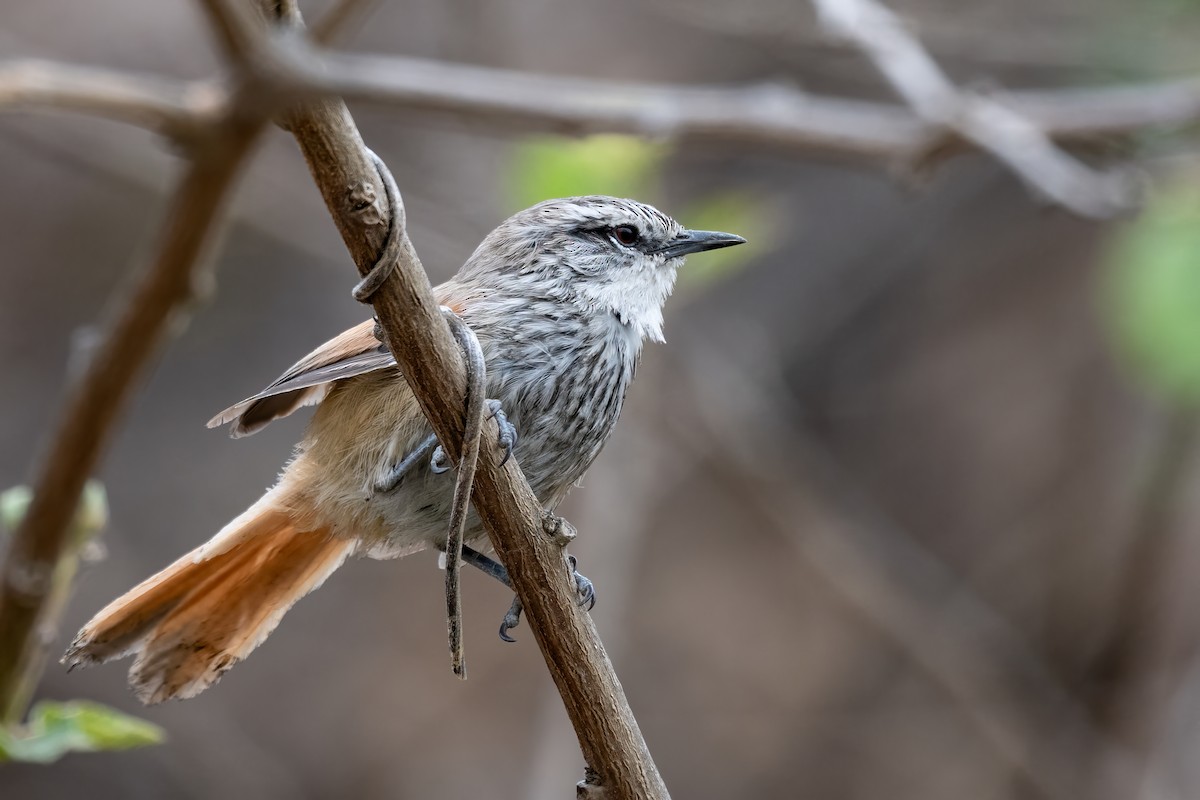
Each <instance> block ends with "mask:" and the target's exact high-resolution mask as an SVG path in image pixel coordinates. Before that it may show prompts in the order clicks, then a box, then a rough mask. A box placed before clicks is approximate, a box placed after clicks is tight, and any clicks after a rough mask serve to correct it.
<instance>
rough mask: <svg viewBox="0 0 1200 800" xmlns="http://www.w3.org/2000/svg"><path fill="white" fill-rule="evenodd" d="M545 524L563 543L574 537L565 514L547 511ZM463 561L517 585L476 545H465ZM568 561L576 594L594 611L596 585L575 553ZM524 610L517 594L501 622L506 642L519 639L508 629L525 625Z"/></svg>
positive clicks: (503, 569)
mask: <svg viewBox="0 0 1200 800" xmlns="http://www.w3.org/2000/svg"><path fill="white" fill-rule="evenodd" d="M542 527H543V528H544V529H545V530H546V532H547V533H550V534H551V535H552V536H556V541H558V542H561V543H562V544H563V545H564V546H565V544H566V542H568V541H570V540H571V539H572V538H574V533H575V529H574V528H572V527H571V524H570V523H569V522H567V521H566V520H565V519H563V518H562V517H556V516H554V515H553V514H547V515H546V516H545V517H543V519H542ZM568 532H569V533H568ZM462 560H463V563H465V564H470V565H471V566H473V567H475V568H476V569H478V570H480V571H481V572H483V573H484V574H486V575H490V576H492V577H493V578H495V579H496V580H498V581H500V582H501V583H503V584H504V585H505V586H507V587H508V588H510V589H511V588H513V585H512V580H511V579H510V578H509V577H508V570H506V569H505V568H504V565H503V564H501V563H500V562H499V561H496V559H494V558H490V557H488V556H485V555H484V554H483V553H481V552H479V551H478V550H475V549H474V548H472V547H469V546H467V545H463V549H462ZM567 560H568V561H569V562H570V564H571V578H572V579H573V580H574V581H575V596H576V598H577V600H578V602H579V605H580V606H581V607H582V606H587V610H588V611H591V610H592V608H594V607H595V605H596V587H595V585H594V584H593V583H592V582H591V581H590V580H589V579H588V578H587V577H586V576H584V575H582V574H580V572H579V570H578V569H576V565H577V562H576V560H575V556H571V555H569V556H567ZM523 610H524V607H523V606H522V605H521V598H520V597H517V596H516V595H514V596H513V601H512V605H511V606H509V608H508V613H506V614H505V615H504V619H503V620H502V621H501V622H500V638H501V639H503V640H504V641H506V642H515V641H516V639H514V638H512V637H511V636H509V635H508V632H509V631H510V630H512V629H513V628H515V627H517V626H518V625H520V624H521V612H522V611H523Z"/></svg>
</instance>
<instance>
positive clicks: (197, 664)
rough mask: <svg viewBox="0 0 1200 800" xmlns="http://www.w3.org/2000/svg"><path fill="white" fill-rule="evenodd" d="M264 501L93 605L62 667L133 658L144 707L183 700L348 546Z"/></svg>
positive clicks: (320, 578) (246, 649)
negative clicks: (135, 582) (204, 540)
mask: <svg viewBox="0 0 1200 800" xmlns="http://www.w3.org/2000/svg"><path fill="white" fill-rule="evenodd" d="M273 500H274V498H272V496H271V494H268V495H267V496H266V497H264V498H263V500H262V501H260V502H259V503H257V504H256V505H255V506H254V507H252V508H251V509H250V510H249V511H247V512H246V513H245V514H243V515H242V516H240V517H238V518H237V519H236V520H234V521H233V522H231V523H230V524H229V525H227V526H226V527H225V529H224V530H222V531H221V533H219V534H218V535H217V536H216V537H214V538H213V540H212V541H210V542H208V543H207V544H205V545H203V546H201V547H199V548H197V549H196V550H193V551H192V552H191V553H188V554H187V555H185V556H183V557H182V558H180V559H179V560H177V561H176V562H175V563H173V564H171V565H170V566H169V567H167V568H166V569H164V570H163V571H162V572H160V573H158V574H157V575H154V576H153V577H151V578H149V579H147V580H146V581H144V582H142V583H141V584H140V585H138V586H136V587H134V588H133V589H131V590H130V591H128V592H127V593H125V594H124V595H123V596H121V597H119V598H117V599H116V600H114V601H113V602H112V603H110V604H109V605H108V606H106V607H105V608H104V609H102V610H101V611H100V613H98V614H97V615H96V616H95V617H94V618H93V619H92V620H91V621H90V622H89V623H88V624H87V625H85V626H84V627H83V629H82V630H81V631H80V632H79V635H78V636H77V637H76V639H75V642H74V644H73V645H72V646H71V649H70V650H68V651H67V654H66V655H65V656H64V658H63V661H64V662H65V663H68V664H70V665H71V666H75V665H80V664H83V665H87V664H94V663H102V662H105V661H109V660H112V659H115V658H121V657H124V656H127V655H135V656H136V658H135V660H134V663H133V666H132V667H131V668H130V671H129V682H130V685H131V686H132V687H133V689H134V691H135V692H136V694H137V696H138V698H139V699H140V700H141V701H142V702H144V703H158V702H161V701H163V700H167V699H171V698H186V697H193V696H195V695H196V694H199V693H200V692H201V691H203V690H204V689H206V688H208V687H209V686H211V685H212V684H213V683H215V682H216V681H217V679H219V678H220V677H221V675H222V674H223V673H224V672H225V671H226V670H228V669H229V668H230V667H232V666H233V665H234V664H236V663H237V662H238V661H241V660H242V659H244V658H245V657H246V656H248V655H249V654H250V652H251V651H252V650H254V648H255V647H257V646H258V645H259V644H260V643H261V642H262V641H263V640H264V639H266V638H267V636H268V635H269V634H270V633H271V631H273V630H274V629H275V626H276V625H278V624H279V620H280V619H281V618H282V617H283V615H284V613H286V612H287V610H288V609H289V608H291V607H292V605H293V604H294V603H295V602H296V601H297V600H299V599H300V598H301V597H303V596H304V595H306V594H308V593H309V592H311V591H312V590H313V589H316V588H317V587H318V586H320V585H321V584H322V583H323V582H324V581H325V579H326V578H328V577H329V575H330V574H331V573H332V572H333V571H334V570H335V569H337V568H338V567H339V566H341V564H342V562H344V561H345V560H346V557H347V556H348V555H350V553H351V551H352V550H353V548H354V545H353V543H352V542H349V541H346V540H343V539H337V538H334V537H332V536H330V534H329V532H328V530H325V529H317V530H303V531H301V530H298V529H297V527H296V524H295V522H294V519H293V515H292V514H291V513H289V512H288V510H287V509H286V508H285V507H282V505H281V504H279V503H278V502H277V501H276V502H272V501H273Z"/></svg>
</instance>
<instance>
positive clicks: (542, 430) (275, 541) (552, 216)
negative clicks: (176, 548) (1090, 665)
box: [63, 196, 745, 703]
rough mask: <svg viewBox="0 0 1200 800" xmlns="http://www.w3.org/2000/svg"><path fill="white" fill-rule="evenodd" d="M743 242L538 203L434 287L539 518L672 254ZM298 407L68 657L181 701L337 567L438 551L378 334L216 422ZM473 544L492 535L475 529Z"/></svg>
mask: <svg viewBox="0 0 1200 800" xmlns="http://www.w3.org/2000/svg"><path fill="white" fill-rule="evenodd" d="M744 241H745V240H744V239H742V238H741V237H740V236H735V235H733V234H728V233H717V232H711V231H692V230H686V229H684V228H683V227H682V226H680V225H679V223H677V222H675V221H674V220H673V219H671V218H670V217H667V216H666V215H664V214H662V213H661V212H659V211H658V210H656V209H654V208H652V207H650V206H648V205H644V204H642V203H637V202H634V201H632V200H622V199H617V198H613V197H604V196H589V197H573V198H567V199H562V200H550V201H547V202H544V203H539V204H538V205H536V206H533V207H532V208H529V209H526V210H524V211H521V212H520V213H518V214H516V215H514V216H513V217H511V218H510V219H508V220H506V221H505V222H504V223H503V224H501V225H500V227H498V228H496V229H495V230H494V231H492V232H491V233H490V234H489V235H488V236H487V238H485V239H484V240H483V242H482V243H481V244H480V245H479V247H478V248H477V249H476V250H475V252H474V254H473V255H472V256H471V257H470V258H469V259H468V260H467V262H466V264H464V265H463V267H462V269H461V270H459V272H458V274H457V275H456V276H455V277H454V278H453V279H452V280H450V281H448V282H446V283H444V284H442V285H440V286H438V287H437V288H436V289H435V290H434V292H435V296H436V297H437V299H438V301H439V302H440V303H441V304H442V305H443V306H446V307H448V308H449V309H451V310H453V311H454V312H455V313H456V314H457V315H458V316H459V317H461V319H462V320H463V321H464V322H465V323H466V324H467V325H468V326H469V327H470V328H471V330H472V331H474V333H475V335H476V336H477V337H478V339H479V343H480V345H481V347H482V350H483V354H484V357H485V361H486V364H487V383H486V390H487V396H488V397H489V398H494V399H495V400H497V401H498V405H493V408H494V409H497V408H501V409H503V412H504V413H506V414H507V417H508V420H509V422H510V423H511V425H512V426H513V427H515V429H516V430H517V431H519V433H520V436H519V438H518V439H517V441H516V447H515V451H514V456H515V458H516V459H517V460H518V463H519V464H520V466H521V468H522V470H523V471H524V473H525V475H526V477H527V478H528V479H529V483H530V486H531V487H532V488H533V491H534V493H535V494H536V495H537V497H538V498H539V500H540V501H541V502H542V504H543V505H544V507H545V508H546V509H548V510H552V509H553V508H554V507H555V506H557V505H558V504H559V502H561V501H562V499H563V498H564V497H565V496H566V494H567V492H568V491H569V490H570V488H571V486H572V485H573V484H574V483H575V482H576V481H578V480H579V479H580V478H581V477H582V475H583V473H584V471H585V470H587V468H588V466H589V465H591V463H592V461H593V460H594V459H595V458H596V455H597V454H598V453H599V452H600V448H601V447H603V445H604V442H605V440H606V439H607V438H608V436H609V434H610V433H611V432H612V429H613V425H614V423H615V422H616V420H617V417H618V416H619V415H620V413H621V405H622V402H623V401H624V398H625V392H626V390H627V389H628V388H629V384H630V382H631V381H632V380H633V376H634V372H635V371H636V369H637V365H638V361H639V359H640V355H641V350H642V345H643V343H644V342H645V340H647V339H649V340H651V341H662V339H663V333H662V326H663V316H662V308H663V304H664V302H665V301H666V299H667V296H668V295H670V293H671V290H672V288H673V286H674V284H675V274H676V270H677V269H678V267H679V266H680V265H681V264H682V263H683V257H684V256H686V255H688V254H689V253H696V252H700V251H703V250H711V249H714V248H718V247H728V246H730V245H735V244H741V243H742V242H744ZM309 405H317V406H318V407H317V409H316V412H315V413H314V415H313V417H312V420H311V421H310V423H309V425H308V428H307V430H306V432H305V435H304V438H303V439H302V440H301V442H300V444H299V445H298V446H297V447H296V450H295V453H294V455H293V457H292V460H291V461H290V462H289V463H288V464H287V466H286V467H285V468H284V470H283V473H282V474H281V475H280V477H279V480H278V482H277V483H276V484H275V486H274V487H273V488H272V489H270V490H269V491H268V492H267V493H266V494H265V495H264V496H263V497H262V498H261V499H260V500H259V501H258V502H256V503H255V504H254V505H252V506H251V507H250V508H249V509H247V510H246V511H245V512H244V513H242V514H241V516H239V517H237V518H236V519H234V520H233V521H232V522H230V523H229V524H228V525H226V526H225V527H224V528H223V529H222V530H221V531H220V532H219V533H217V535H216V536H214V537H213V538H212V539H211V540H210V541H208V542H207V543H205V544H203V545H201V546H200V547H198V548H196V549H195V550H193V551H192V552H190V553H188V554H186V555H184V556H183V557H182V558H180V559H179V560H177V561H176V562H175V563H173V564H171V565H170V566H168V567H167V568H166V569H164V570H162V571H161V572H159V573H158V574H156V575H154V576H152V577H150V578H148V579H146V580H145V581H143V582H142V583H141V584H139V585H138V586H136V587H134V588H133V589H131V590H130V591H128V592H126V593H125V594H124V595H122V596H121V597H119V598H117V599H116V600H114V601H113V602H112V603H110V604H109V605H108V606H106V607H105V608H104V609H102V610H101V611H100V612H99V613H98V614H96V616H95V617H94V618H93V619H92V620H91V621H90V622H88V623H87V625H85V626H84V627H83V629H82V630H81V631H80V632H79V635H78V636H77V637H76V639H75V641H74V643H73V645H72V646H71V648H70V649H69V650H68V651H67V654H66V655H65V656H64V658H63V660H64V662H65V663H68V664H70V665H72V666H74V665H80V664H93V663H102V662H105V661H109V660H111V659H116V658H121V657H124V656H128V655H133V656H135V660H134V662H133V666H132V667H131V668H130V672H129V681H130V685H131V686H132V687H133V688H134V691H135V692H136V694H137V696H138V697H139V699H141V700H142V701H143V702H146V703H157V702H160V701H162V700H167V699H170V698H187V697H192V696H194V695H196V694H198V693H199V692H201V691H203V690H204V689H206V688H207V687H209V686H211V685H212V684H213V683H214V682H215V681H216V680H217V679H218V678H219V677H220V676H221V675H222V673H224V672H225V671H226V670H227V669H229V668H230V667H231V666H233V665H234V664H235V663H237V662H238V661H240V660H242V659H244V658H245V657H246V656H247V655H249V654H250V652H251V651H252V650H253V649H254V648H255V647H257V646H258V644H259V643H260V642H262V641H263V639H265V638H266V637H267V636H268V635H269V634H270V633H271V631H272V630H274V628H275V626H276V625H277V624H278V623H279V620H280V618H281V617H282V616H283V614H284V613H285V612H286V611H287V610H288V608H290V607H291V606H292V605H293V604H294V603H295V602H296V601H297V600H299V599H300V598H301V597H303V596H304V595H305V594H307V593H308V592H310V591H312V590H313V589H315V588H317V587H318V586H320V585H321V583H322V582H323V581H324V580H325V579H326V578H327V577H329V575H330V574H331V573H332V572H333V571H334V570H335V569H337V568H338V567H339V566H340V565H341V564H342V563H343V562H344V561H345V560H346V558H347V557H348V556H350V555H352V554H357V555H363V556H367V557H370V558H380V559H386V558H396V557H399V556H404V555H408V554H410V553H414V552H417V551H420V550H424V549H427V548H443V549H444V548H445V542H446V519H447V515H448V513H449V510H450V504H451V496H452V493H453V483H454V481H453V479H452V478H450V477H449V476H447V475H444V474H442V473H444V472H445V471H446V469H445V468H444V467H441V466H440V465H439V464H438V460H437V458H436V457H434V458H425V457H424V454H425V453H426V452H428V450H429V449H430V445H431V444H434V443H436V440H435V439H434V438H433V437H432V432H431V428H430V427H429V424H428V423H427V422H426V420H425V417H424V415H423V414H422V412H421V409H420V408H419V407H418V405H417V401H416V399H415V398H414V396H413V394H412V392H411V390H410V389H409V387H408V384H407V383H406V382H405V380H404V378H403V376H401V374H400V372H399V370H398V369H397V367H396V362H395V360H394V359H393V358H392V355H391V353H390V352H389V351H388V349H387V347H385V346H384V345H382V344H381V343H380V342H379V340H378V339H377V338H376V337H375V335H374V332H373V324H372V322H370V321H367V322H364V323H363V324H361V325H358V326H356V327H354V328H351V329H350V330H348V331H346V332H345V333H343V334H341V335H340V336H337V337H335V338H334V339H331V340H330V341H328V342H326V343H325V344H324V345H322V346H321V347H319V348H317V349H316V350H314V351H313V352H312V353H310V354H309V355H307V356H305V357H304V358H303V359H301V360H300V361H298V362H297V363H296V364H295V365H294V366H292V367H291V369H289V370H287V372H285V373H284V374H283V375H282V376H281V377H280V378H279V379H278V380H276V381H275V382H274V383H272V384H271V385H270V386H268V387H267V388H266V389H264V390H263V391H261V392H259V393H258V394H256V395H254V396H253V397H250V398H248V399H246V400H243V401H242V402H240V403H237V404H236V405H234V406H231V407H230V408H228V409H226V410H225V411H223V412H221V413H220V414H218V415H217V416H216V417H214V418H213V419H212V420H211V421H210V422H209V427H215V426H217V425H222V424H226V423H232V425H233V427H232V434H233V436H235V437H238V436H246V435H249V434H251V433H254V432H255V431H257V430H259V429H261V428H263V427H264V426H266V425H267V424H268V423H270V422H271V421H273V420H276V419H279V418H280V417H285V416H287V415H288V414H291V413H292V412H293V411H295V410H296V409H298V408H300V407H302V406H309ZM414 454H415V455H414ZM417 456H420V457H417ZM398 467H401V469H398ZM466 541H467V542H468V543H471V542H480V541H486V535H485V531H484V530H483V527H482V526H481V525H480V523H479V521H478V519H477V518H474V517H472V519H471V520H470V521H469V523H468V528H467V531H466Z"/></svg>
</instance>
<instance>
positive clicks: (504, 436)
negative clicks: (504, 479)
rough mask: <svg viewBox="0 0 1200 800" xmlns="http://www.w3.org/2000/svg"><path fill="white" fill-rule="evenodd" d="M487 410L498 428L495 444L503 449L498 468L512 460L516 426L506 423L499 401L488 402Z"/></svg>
mask: <svg viewBox="0 0 1200 800" xmlns="http://www.w3.org/2000/svg"><path fill="white" fill-rule="evenodd" d="M487 407H488V410H489V411H491V412H492V413H491V414H490V415H489V416H491V417H492V418H494V419H495V420H496V424H497V425H498V426H500V437H499V438H498V439H497V440H496V443H497V444H499V445H500V446H501V447H503V448H504V458H502V459H500V466H502V467H503V466H504V465H505V463H506V462H507V461H508V460H509V459H510V458H512V454H513V448H514V447H516V446H517V426H516V425H513V424H512V423H511V422H509V421H508V417H507V416H506V415H505V413H504V407H503V406H502V405H501V404H500V401H499V400H494V399H493V400H488V401H487Z"/></svg>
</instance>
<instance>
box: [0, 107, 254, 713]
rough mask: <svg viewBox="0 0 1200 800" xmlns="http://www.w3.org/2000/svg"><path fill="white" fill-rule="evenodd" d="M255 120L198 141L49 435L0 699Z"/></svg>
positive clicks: (1, 614) (27, 647)
mask: <svg viewBox="0 0 1200 800" xmlns="http://www.w3.org/2000/svg"><path fill="white" fill-rule="evenodd" d="M261 128H262V125H261V124H260V123H256V122H246V121H238V122H233V121H229V122H227V123H225V124H223V125H222V126H221V127H220V128H217V129H214V130H213V131H212V132H211V133H212V134H213V135H212V136H211V137H210V138H209V139H208V140H207V141H206V142H205V143H204V145H203V146H200V147H198V149H196V151H195V155H194V157H193V159H192V161H191V163H189V164H188V167H187V170H186V172H185V174H184V176H183V179H182V180H181V182H180V184H179V187H178V189H176V192H175V196H174V198H173V199H172V202H171V205H170V207H169V209H168V211H167V215H166V219H165V221H164V223H163V228H162V232H161V235H160V240H159V243H158V247H157V251H156V254H155V256H154V260H153V262H152V263H151V264H150V267H149V270H148V271H147V272H146V274H145V276H144V277H143V278H142V280H141V282H140V284H139V285H138V286H137V287H136V288H135V289H134V291H133V292H132V293H131V294H130V295H129V297H128V298H126V299H125V301H124V303H123V304H122V306H121V310H120V312H119V315H118V317H117V319H116V321H115V323H114V324H113V326H112V327H111V328H110V330H109V332H108V333H107V334H106V335H105V337H104V340H103V342H102V343H101V344H100V346H99V347H98V348H97V350H96V352H95V354H94V355H93V357H92V360H91V363H90V365H89V366H88V369H87V372H86V373H85V374H84V376H83V378H82V380H81V381H80V383H79V385H78V386H76V387H74V388H73V390H72V392H71V395H70V398H69V399H68V401H67V404H66V408H65V410H64V412H63V415H62V418H61V422H60V423H59V425H58V427H57V428H56V429H55V431H54V434H53V435H52V437H51V442H50V448H49V452H48V456H47V457H46V459H45V461H44V462H43V464H42V466H41V468H40V470H39V472H38V474H37V478H36V480H35V481H34V483H33V485H34V497H33V501H32V502H31V504H30V506H29V510H28V511H27V512H26V514H25V516H24V518H23V520H22V522H21V525H20V527H19V528H17V531H16V533H15V534H14V536H13V538H12V541H11V543H10V546H9V549H8V553H7V557H6V558H5V560H4V574H3V576H2V581H0V703H2V704H3V707H7V706H8V705H9V702H8V701H9V698H11V697H13V696H14V692H15V691H16V690H17V687H18V686H19V684H20V677H21V673H22V669H23V667H24V665H26V664H27V663H29V662H30V659H31V656H32V654H33V652H35V649H36V647H37V646H38V642H37V638H38V637H37V635H36V628H37V623H38V620H39V617H40V616H41V614H42V611H43V608H44V605H45V603H46V600H47V597H48V596H49V593H50V590H51V584H52V581H51V576H52V575H53V573H54V570H55V565H56V564H57V563H58V561H59V558H60V556H61V555H62V553H63V550H64V548H65V547H66V544H67V538H68V530H69V525H70V522H71V519H72V517H73V515H74V513H75V507H76V503H77V502H78V498H79V494H80V491H81V490H82V489H83V485H84V482H85V481H86V480H87V477H88V475H89V473H90V472H91V471H92V469H93V467H94V466H95V465H96V462H97V460H98V459H99V456H100V453H101V451H102V450H103V449H104V446H105V444H106V443H107V441H108V438H109V436H110V435H111V433H112V430H113V424H114V423H115V421H116V419H117V416H118V415H119V413H120V412H121V410H122V408H123V406H124V405H125V402H126V401H127V399H128V397H129V394H130V392H131V390H132V388H133V383H134V381H135V380H136V379H137V378H138V376H139V375H140V374H141V373H142V371H143V370H144V368H145V366H146V364H147V362H148V361H149V359H150V357H151V356H152V355H153V354H154V352H155V350H156V349H157V347H158V344H159V343H160V342H161V341H162V339H163V338H164V336H165V334H166V331H167V329H168V327H169V326H168V322H169V321H170V320H171V318H172V316H173V314H174V313H175V311H176V309H178V308H179V307H180V306H181V305H183V304H184V303H186V302H187V301H188V300H189V298H190V297H191V295H192V276H193V271H194V268H195V265H196V263H197V262H198V261H199V260H200V259H201V257H202V256H203V254H204V249H205V245H207V244H208V243H209V242H210V241H211V239H212V235H211V234H212V229H213V227H214V224H215V222H216V221H217V220H218V219H219V216H220V212H221V210H222V208H223V206H224V201H225V199H226V197H227V196H228V193H229V192H228V190H229V186H230V184H231V183H232V181H233V179H234V177H235V176H236V175H237V173H238V169H239V167H240V166H241V164H242V161H243V159H244V157H245V156H246V154H247V153H248V152H249V150H250V147H251V145H252V143H253V142H254V140H255V138H256V136H257V133H258V131H259V130H260V129H261Z"/></svg>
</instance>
